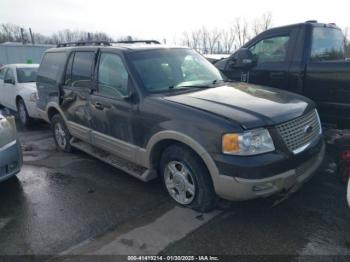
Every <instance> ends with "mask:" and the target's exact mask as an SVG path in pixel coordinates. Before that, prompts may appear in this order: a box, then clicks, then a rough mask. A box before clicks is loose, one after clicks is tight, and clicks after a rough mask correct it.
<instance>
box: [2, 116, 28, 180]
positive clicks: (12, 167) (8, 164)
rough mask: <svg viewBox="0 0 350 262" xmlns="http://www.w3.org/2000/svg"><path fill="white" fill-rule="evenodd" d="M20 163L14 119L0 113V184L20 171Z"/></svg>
mask: <svg viewBox="0 0 350 262" xmlns="http://www.w3.org/2000/svg"><path fill="white" fill-rule="evenodd" d="M22 163H23V158H22V149H21V145H20V142H19V140H18V137H17V131H16V123H15V119H14V117H12V116H10V117H5V116H3V115H2V114H1V113H0V182H2V181H4V180H6V179H9V178H11V177H13V176H15V175H16V174H17V173H18V172H19V171H20V170H21V167H22Z"/></svg>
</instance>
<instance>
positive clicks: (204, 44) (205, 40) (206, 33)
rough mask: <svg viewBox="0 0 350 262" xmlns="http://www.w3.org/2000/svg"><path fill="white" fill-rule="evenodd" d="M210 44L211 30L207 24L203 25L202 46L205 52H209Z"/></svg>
mask: <svg viewBox="0 0 350 262" xmlns="http://www.w3.org/2000/svg"><path fill="white" fill-rule="evenodd" d="M208 45H209V31H208V29H207V28H206V27H205V26H202V34H201V48H202V52H203V54H207V53H208V51H209V50H208V49H209V47H208Z"/></svg>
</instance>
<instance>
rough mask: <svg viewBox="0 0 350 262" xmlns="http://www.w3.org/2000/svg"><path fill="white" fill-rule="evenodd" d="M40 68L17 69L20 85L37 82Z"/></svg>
mask: <svg viewBox="0 0 350 262" xmlns="http://www.w3.org/2000/svg"><path fill="white" fill-rule="evenodd" d="M37 71H38V68H34V67H33V68H32V67H30V68H17V79H18V82H19V83H29V82H36V73H37Z"/></svg>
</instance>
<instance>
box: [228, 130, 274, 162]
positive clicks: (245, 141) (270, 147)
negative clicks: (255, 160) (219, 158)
mask: <svg viewBox="0 0 350 262" xmlns="http://www.w3.org/2000/svg"><path fill="white" fill-rule="evenodd" d="M274 150H275V146H274V144H273V141H272V138H271V136H270V133H269V131H268V130H267V129H264V128H262V129H255V130H250V131H246V132H244V133H241V134H235V133H231V134H225V135H224V136H223V137H222V152H223V153H224V154H231V155H241V156H247V155H258V154H262V153H266V152H271V151H274Z"/></svg>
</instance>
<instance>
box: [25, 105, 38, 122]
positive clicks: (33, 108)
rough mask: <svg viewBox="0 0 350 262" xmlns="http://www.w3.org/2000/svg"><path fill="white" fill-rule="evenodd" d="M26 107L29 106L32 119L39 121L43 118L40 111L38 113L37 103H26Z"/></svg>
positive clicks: (28, 109)
mask: <svg viewBox="0 0 350 262" xmlns="http://www.w3.org/2000/svg"><path fill="white" fill-rule="evenodd" d="M26 106H27V111H28V115H29V116H30V117H31V118H39V119H40V118H41V116H40V114H39V111H38V107H37V105H36V102H34V101H28V102H27V103H26Z"/></svg>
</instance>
